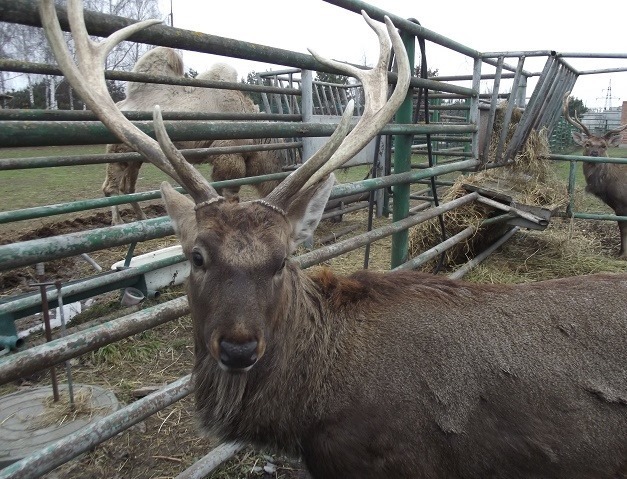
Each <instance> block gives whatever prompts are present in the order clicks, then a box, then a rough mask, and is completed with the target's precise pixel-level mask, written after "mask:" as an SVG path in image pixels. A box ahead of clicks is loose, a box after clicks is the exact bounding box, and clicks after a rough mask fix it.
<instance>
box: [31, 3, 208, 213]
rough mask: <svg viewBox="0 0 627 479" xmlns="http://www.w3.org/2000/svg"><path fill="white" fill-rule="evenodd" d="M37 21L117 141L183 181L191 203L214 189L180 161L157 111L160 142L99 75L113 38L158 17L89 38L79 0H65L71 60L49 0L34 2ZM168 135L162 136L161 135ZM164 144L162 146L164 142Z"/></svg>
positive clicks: (76, 85)
mask: <svg viewBox="0 0 627 479" xmlns="http://www.w3.org/2000/svg"><path fill="white" fill-rule="evenodd" d="M39 14H40V17H41V23H42V25H43V27H44V31H45V33H46V36H47V37H48V42H49V43H50V46H51V48H52V51H53V52H54V54H55V57H56V59H57V62H58V63H59V67H60V68H61V70H62V71H63V74H64V75H65V77H66V78H67V80H68V81H69V82H70V84H71V85H72V87H73V88H74V89H75V90H76V91H77V92H78V93H79V95H80V96H81V98H82V99H83V101H84V102H85V104H86V105H87V106H88V107H89V109H90V110H92V111H93V112H94V113H95V114H96V116H97V117H98V118H99V119H100V120H101V121H102V122H103V123H104V124H105V125H106V126H107V128H109V130H111V132H113V133H114V134H115V135H116V136H117V137H118V139H120V141H122V142H123V143H125V144H126V145H127V146H129V147H130V148H132V149H133V150H135V151H137V152H138V153H141V155H142V156H143V157H144V158H145V159H146V160H147V161H149V162H151V163H152V164H154V165H155V166H156V167H157V168H159V169H160V170H162V171H163V172H164V173H166V174H167V175H168V176H170V177H172V178H173V179H174V180H176V181H177V182H178V183H179V184H180V185H182V186H183V187H184V188H185V189H186V190H187V191H188V192H189V194H190V195H191V196H192V198H193V199H194V201H195V202H196V203H201V202H203V201H207V200H209V199H212V198H218V197H219V195H218V194H217V193H216V191H215V189H214V188H213V187H212V186H211V185H210V184H209V183H208V182H207V180H206V179H205V178H204V177H203V176H202V175H201V174H200V173H199V172H198V170H196V169H195V168H194V167H193V166H191V165H190V164H189V163H187V161H185V160H183V161H180V159H179V158H178V156H180V153H178V152H176V153H178V155H176V154H175V153H174V151H176V149H175V148H169V144H170V143H171V142H170V141H169V138H167V134H165V127H164V126H163V120H162V119H161V115H160V113H158V114H157V115H156V116H157V118H156V119H155V128H156V130H158V131H159V130H161V131H162V133H163V134H161V135H160V137H161V140H160V143H162V145H161V146H160V144H159V143H158V142H157V141H155V140H153V139H152V138H151V137H150V136H148V135H147V134H146V133H144V132H143V131H141V130H140V129H139V128H137V127H136V126H135V125H133V124H132V123H131V122H130V121H129V120H128V119H127V118H126V117H125V116H124V115H123V114H122V112H121V111H120V110H119V109H118V107H117V106H116V105H115V103H114V102H113V100H112V98H111V96H110V95H109V91H108V89H107V85H106V83H105V78H104V62H105V59H106V57H107V55H108V54H109V52H110V51H111V49H113V48H114V47H115V46H116V45H117V44H118V43H120V42H121V41H123V40H125V39H126V38H128V37H129V36H131V35H132V34H134V33H136V32H138V31H140V30H143V29H145V28H148V27H150V26H152V25H155V24H157V23H161V21H160V20H146V21H143V22H139V23H135V24H133V25H129V26H127V27H125V28H123V29H121V30H118V31H117V32H115V33H113V34H111V35H110V36H109V37H108V38H107V39H106V40H103V41H102V42H94V41H92V40H91V39H90V38H89V35H88V33H87V29H86V28H85V21H84V17H83V5H82V0H69V2H68V19H69V23H70V30H71V31H72V37H73V38H74V41H75V44H76V56H77V63H76V64H75V63H74V60H73V59H72V56H71V54H70V52H69V50H68V48H67V45H66V43H65V40H64V38H63V33H62V31H61V26H60V25H59V19H58V17H57V11H56V9H55V7H54V2H53V0H41V3H40V6H39ZM165 138H167V140H165ZM163 145H165V146H163Z"/></svg>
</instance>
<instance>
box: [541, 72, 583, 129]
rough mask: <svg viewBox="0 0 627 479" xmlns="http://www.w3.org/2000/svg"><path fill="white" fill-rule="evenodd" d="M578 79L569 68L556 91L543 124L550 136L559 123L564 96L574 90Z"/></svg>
mask: <svg viewBox="0 0 627 479" xmlns="http://www.w3.org/2000/svg"><path fill="white" fill-rule="evenodd" d="M576 81H577V74H576V73H575V72H573V71H572V70H568V71H567V72H566V74H565V78H564V79H563V80H562V82H561V83H560V87H559V89H558V91H557V92H556V93H557V94H556V95H555V98H554V99H553V101H552V104H551V108H550V109H549V112H548V114H547V117H546V118H545V120H544V124H543V125H542V126H546V128H547V133H548V136H549V138H550V137H551V135H552V134H553V129H554V128H555V125H556V124H557V122H558V120H559V117H560V115H561V114H562V101H563V98H564V94H565V93H566V92H567V91H570V90H572V88H573V86H574V85H575V82H576Z"/></svg>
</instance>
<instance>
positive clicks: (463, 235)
mask: <svg viewBox="0 0 627 479" xmlns="http://www.w3.org/2000/svg"><path fill="white" fill-rule="evenodd" d="M475 231H477V228H475V227H474V226H469V227H468V228H466V229H463V230H462V231H460V232H459V233H457V234H456V235H454V236H451V237H450V238H448V239H447V240H445V241H442V242H441V243H439V244H437V245H435V246H434V247H432V248H429V249H428V250H426V251H424V252H423V253H421V254H419V255H418V256H416V257H415V258H412V259H410V260H409V261H407V262H405V263H403V264H401V265H399V266H397V267H396V268H394V270H393V271H396V270H400V269H416V268H417V267H419V266H421V265H423V264H425V263H426V262H428V261H430V260H432V259H433V258H436V257H437V256H440V255H441V254H442V253H444V252H445V251H446V250H448V249H450V248H452V247H453V246H455V245H456V244H459V243H461V242H462V241H464V240H466V239H468V238H470V237H471V236H472V235H473V234H475Z"/></svg>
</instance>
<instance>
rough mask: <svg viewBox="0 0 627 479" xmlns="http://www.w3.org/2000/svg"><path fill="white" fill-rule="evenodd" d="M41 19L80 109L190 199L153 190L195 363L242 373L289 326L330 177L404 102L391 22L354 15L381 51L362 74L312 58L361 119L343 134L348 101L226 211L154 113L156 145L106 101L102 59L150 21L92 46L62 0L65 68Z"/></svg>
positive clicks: (402, 66)
mask: <svg viewBox="0 0 627 479" xmlns="http://www.w3.org/2000/svg"><path fill="white" fill-rule="evenodd" d="M40 15H41V20H42V24H43V26H44V29H45V32H46V35H47V37H48V39H49V42H50V44H51V47H52V49H53V51H54V53H55V56H56V58H57V61H58V63H59V66H60V68H61V69H62V70H63V72H64V74H65V76H66V78H67V79H68V81H69V82H70V84H71V85H72V86H73V87H74V89H75V90H76V91H78V92H79V94H80V95H81V97H82V98H83V100H84V102H85V103H86V104H87V105H88V106H89V108H90V109H91V110H92V111H93V112H94V113H96V115H97V116H98V118H99V119H100V120H101V121H102V122H103V123H104V124H105V125H106V126H107V127H108V128H109V129H110V130H111V131H112V132H113V133H115V134H116V136H117V137H118V138H119V139H120V140H121V141H122V142H124V143H125V144H126V145H128V146H129V147H131V148H132V149H134V150H136V151H138V152H139V153H141V154H142V155H143V156H144V158H145V159H146V160H147V161H150V162H151V163H153V164H154V165H155V166H157V167H158V168H160V169H161V170H163V171H164V172H165V173H166V174H168V175H169V176H170V177H171V178H173V179H174V180H175V181H177V182H178V183H179V184H181V185H182V186H183V187H184V188H185V189H186V190H187V191H188V192H189V194H190V196H191V199H190V198H188V197H186V196H184V195H182V194H180V193H178V192H177V191H176V190H175V189H174V188H173V187H172V186H170V184H169V183H167V182H164V183H163V184H162V185H161V192H162V196H163V198H164V201H165V204H166V209H167V212H168V214H169V215H170V217H171V219H172V223H173V225H174V230H175V231H176V234H177V235H178V237H179V239H180V241H181V243H182V246H183V251H184V252H185V254H186V256H187V258H188V259H189V261H190V262H191V264H192V270H191V273H190V278H189V285H188V296H189V302H190V309H191V311H192V316H193V318H194V324H195V338H196V353H197V361H199V360H202V359H203V356H207V355H211V356H212V357H213V358H214V359H215V361H217V363H218V364H219V365H220V367H221V368H222V369H225V370H228V371H231V372H243V371H247V370H248V369H250V368H251V367H253V365H254V364H255V363H256V362H257V361H258V360H259V359H260V358H261V357H262V356H263V355H264V352H265V351H266V348H267V345H268V338H269V337H271V336H272V332H273V331H274V330H275V329H276V327H277V325H278V323H280V322H281V321H285V320H289V318H284V317H283V316H282V314H281V313H282V312H283V310H282V307H283V306H282V305H284V303H285V301H286V300H287V299H286V298H287V296H289V295H290V294H291V291H293V289H294V288H295V287H296V286H295V278H296V277H297V275H298V274H300V273H299V272H298V269H297V266H296V265H295V264H293V263H292V262H290V255H291V254H292V253H293V251H294V249H295V248H296V246H297V245H298V244H299V243H301V242H302V241H304V240H305V239H306V238H307V237H309V236H310V235H311V233H312V232H313V230H314V229H315V228H316V226H317V225H318V223H319V221H320V217H321V215H322V212H323V210H324V207H325V205H326V202H327V200H328V197H329V195H330V193H331V188H332V186H333V184H334V177H333V174H332V172H333V170H334V169H336V168H338V167H339V166H341V165H342V164H343V163H345V162H346V161H348V160H349V159H350V158H352V157H353V156H354V155H355V154H356V153H357V152H359V151H360V150H361V149H362V148H363V147H364V146H365V145H366V144H367V143H368V142H369V141H370V140H371V139H372V138H373V137H374V136H376V135H377V133H378V132H379V131H380V129H381V128H382V127H383V126H384V125H385V124H387V123H388V122H389V121H390V119H391V118H392V117H393V115H394V113H395V112H396V110H397V109H398V107H399V106H400V104H401V103H402V101H403V100H404V99H405V96H406V93H407V90H408V88H409V79H410V76H411V74H410V67H409V60H408V58H407V53H406V52H405V49H404V47H403V44H402V41H401V39H400V36H399V35H398V32H397V31H396V29H395V28H394V25H393V24H392V22H391V21H390V19H389V18H387V17H386V18H385V23H386V27H387V32H386V29H384V28H382V27H381V26H380V25H379V24H377V23H375V22H374V21H372V20H371V19H370V18H369V17H368V15H366V13H365V12H362V15H363V17H364V19H365V20H366V22H367V23H368V25H369V26H370V28H372V29H373V30H374V31H375V33H376V34H377V36H378V38H379V44H380V56H379V59H378V62H377V64H376V66H375V67H374V68H372V69H370V70H361V69H358V68H355V67H352V66H350V65H346V64H343V63H339V62H335V61H331V60H327V59H324V58H322V57H320V56H319V55H317V54H316V53H314V52H311V53H312V55H314V57H315V58H316V59H317V60H318V61H320V62H321V63H323V64H325V65H328V66H332V67H334V68H337V69H340V70H341V71H343V72H344V73H346V74H347V75H351V76H355V77H357V78H358V79H359V80H360V81H361V82H362V84H363V86H364V90H365V98H366V105H365V108H364V114H363V115H362V117H361V118H360V120H359V121H358V123H357V125H356V126H355V127H354V128H353V129H352V131H350V133H348V132H349V129H350V120H351V117H352V113H353V104H352V102H351V103H350V104H349V105H348V106H347V108H346V111H345V112H344V114H343V116H342V119H341V121H340V124H339V126H338V127H337V129H336V130H335V132H334V133H333V135H332V136H331V137H330V139H329V141H328V143H327V144H326V145H325V146H323V147H322V148H321V149H320V150H319V151H318V152H316V153H315V154H314V155H313V156H312V157H311V158H310V159H309V160H308V161H306V162H305V163H304V164H303V165H302V166H301V167H300V168H299V169H297V170H296V171H294V172H293V173H292V174H291V175H290V176H289V177H288V178H287V179H286V180H285V181H284V182H283V183H281V184H280V185H279V186H278V187H277V188H276V189H275V190H273V191H272V192H271V193H270V194H269V195H267V196H266V197H265V198H263V199H260V200H255V201H251V202H246V203H239V204H234V203H231V202H227V201H225V200H224V198H223V197H221V196H219V195H218V194H217V193H216V191H215V190H214V188H213V187H212V186H211V185H210V184H209V183H208V182H207V181H206V180H205V178H203V177H202V175H201V174H200V173H199V172H198V171H197V170H196V169H194V168H193V167H192V166H191V165H190V164H189V163H188V162H187V161H186V160H185V159H184V158H183V156H182V155H181V154H180V152H179V151H178V150H177V149H176V148H175V147H174V145H173V143H172V142H171V141H170V138H169V137H168V135H167V133H166V130H165V126H164V123H163V120H162V117H161V113H160V110H159V107H156V108H155V111H154V123H155V130H156V136H157V140H158V142H157V141H155V140H153V139H152V138H150V137H149V136H148V135H146V134H144V133H143V132H142V131H140V130H139V129H138V128H136V127H135V126H134V125H133V124H132V123H131V122H129V121H128V120H127V119H126V118H125V117H124V115H122V113H121V112H120V111H119V110H118V109H117V107H116V105H115V103H114V102H113V100H112V99H111V97H110V96H109V93H108V91H107V88H106V84H105V81H104V60H105V57H106V55H107V54H108V53H109V51H110V50H111V49H112V48H113V46H115V45H116V44H117V43H119V42H120V41H122V40H124V39H126V38H128V37H129V36H130V35H132V34H133V33H135V32H137V31H139V30H141V29H144V28H147V27H149V26H151V25H154V24H156V23H159V22H158V21H155V20H149V21H145V22H140V23H137V24H134V25H131V26H129V27H126V28H124V29H122V30H120V31H117V32H115V33H113V34H112V35H111V36H109V37H108V38H107V39H105V40H103V41H102V42H94V41H92V40H91V39H90V38H89V36H88V34H87V30H86V28H85V24H84V19H83V9H82V2H81V0H69V6H68V17H69V23H70V28H71V31H72V36H73V38H74V41H75V44H76V56H77V62H76V63H74V61H73V60H72V57H71V55H70V53H69V51H68V49H67V45H66V43H65V40H64V39H63V35H62V32H61V28H60V26H59V21H58V19H57V16H56V10H55V8H54V3H53V0H42V2H41V5H40ZM388 35H389V36H388ZM392 46H393V47H394V50H395V52H396V55H397V59H398V81H397V84H396V87H395V89H394V91H393V93H392V95H391V96H390V98H389V100H388V99H387V70H388V62H389V57H390V51H391V48H392Z"/></svg>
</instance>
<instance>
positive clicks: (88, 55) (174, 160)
mask: <svg viewBox="0 0 627 479" xmlns="http://www.w3.org/2000/svg"><path fill="white" fill-rule="evenodd" d="M40 16H41V22H42V25H43V27H44V30H45V32H46V36H47V37H48V41H49V42H50V45H51V48H52V50H53V52H54V54H55V56H56V58H57V61H58V63H59V66H60V68H61V70H62V71H63V73H64V75H65V76H66V78H67V79H68V81H69V82H70V84H71V85H72V87H73V88H74V89H75V90H76V91H77V92H78V93H79V95H80V96H81V98H82V99H83V101H84V102H85V104H86V105H87V106H88V107H89V108H90V109H91V110H92V111H93V112H94V113H95V114H96V115H97V116H98V118H100V120H101V121H102V122H103V123H104V124H105V125H106V126H107V127H108V128H109V130H111V131H112V132H113V133H114V134H115V135H116V136H117V137H118V138H119V139H120V140H121V141H122V142H124V143H125V144H126V145H127V146H129V147H130V148H132V149H134V150H136V151H138V152H139V153H141V154H142V156H144V158H145V159H146V160H147V161H149V162H151V163H153V164H154V165H155V166H157V167H158V168H159V169H161V170H162V171H164V172H165V173H166V174H167V175H169V176H170V177H172V178H173V179H174V180H176V181H177V182H178V183H179V184H181V185H182V186H184V187H185V189H187V191H188V192H189V193H190V195H191V196H192V198H193V199H194V201H195V202H196V204H197V205H198V204H201V203H204V202H207V201H213V200H215V199H218V198H220V196H219V195H218V194H217V193H216V191H215V190H214V189H213V187H212V186H211V185H210V184H209V183H208V182H207V180H206V179H205V178H204V177H203V176H202V175H201V174H200V173H199V172H198V171H197V170H196V169H195V168H194V167H193V166H191V165H190V164H189V163H188V162H187V161H186V160H185V159H184V158H183V157H182V155H181V154H180V153H179V152H178V151H177V150H176V148H175V147H174V145H173V144H172V142H171V141H170V138H169V137H168V135H167V133H166V131H165V126H164V125H163V120H162V117H161V113H160V110H159V108H158V107H156V108H155V114H154V123H155V131H156V134H157V139H158V142H157V141H155V140H153V139H152V138H151V137H150V136H148V135H147V134H145V133H144V132H142V131H141V130H140V129H139V128H137V127H136V126H135V125H133V124H132V123H131V122H130V121H129V120H128V119H127V118H126V117H125V116H124V115H123V114H122V113H121V112H120V110H119V109H118V108H117V106H116V105H115V103H114V102H113V100H112V99H111V96H110V95H109V92H108V90H107V86H106V83H105V79H104V61H105V58H106V56H107V54H108V53H109V52H110V51H111V49H112V48H113V47H114V46H115V45H117V44H118V43H119V42H121V41H123V40H125V39H126V38H128V37H129V36H131V35H132V34H134V33H136V32H138V31H140V30H142V29H144V28H147V27H149V26H151V25H155V24H157V23H161V22H160V21H159V20H147V21H144V22H139V23H136V24H133V25H129V26H128V27H125V28H123V29H121V30H119V31H117V32H115V33H113V34H112V35H110V36H109V37H108V38H107V39H106V40H104V41H102V42H94V41H92V40H91V39H90V38H89V35H88V33H87V29H86V28H85V22H84V18H83V8H82V0H69V1H68V17H69V22H70V29H71V31H72V36H73V38H74V40H75V42H76V51H77V58H78V61H77V63H76V64H75V63H74V61H73V60H72V57H71V55H70V52H69V51H68V49H67V45H66V43H65V41H64V39H63V33H62V31H61V27H60V25H59V20H58V18H57V12H56V9H55V7H54V3H53V0H41V4H40ZM362 16H363V17H364V19H365V20H366V22H367V23H368V25H369V26H370V28H372V29H373V30H374V31H375V33H376V34H377V36H378V38H379V49H380V52H379V60H378V62H377V65H376V66H375V67H374V68H373V69H371V70H361V69H359V68H356V67H353V66H351V65H347V64H344V63H339V62H336V61H332V60H327V59H325V58H323V57H320V56H319V55H317V54H316V53H314V52H311V53H312V55H314V57H315V58H316V59H317V60H318V61H320V62H321V63H324V64H325V65H328V66H331V67H334V68H337V69H339V70H341V71H343V72H345V73H347V74H348V75H351V76H355V77H357V78H358V79H359V80H361V82H362V84H363V86H364V92H365V98H366V104H365V108H364V114H363V115H362V117H361V118H360V120H359V122H358V123H357V125H356V126H355V128H354V129H353V130H352V131H351V132H350V133H348V135H347V132H348V130H349V128H350V120H351V117H352V114H353V102H350V103H349V104H348V105H347V107H346V110H345V112H344V114H343V115H342V119H341V121H340V124H339V125H338V127H337V129H336V131H335V132H334V133H333V135H332V136H331V138H330V139H329V142H327V144H326V145H325V146H324V147H322V148H321V149H320V150H319V151H318V152H316V153H315V154H314V155H313V156H312V157H311V158H310V159H309V160H308V161H307V162H305V164H303V166H302V167H301V168H299V169H298V170H296V171H295V172H293V173H292V174H291V175H290V176H289V177H288V178H287V179H286V180H285V181H284V182H283V183H281V184H280V185H279V186H278V187H277V188H276V189H275V190H274V191H272V192H271V193H270V195H268V196H267V197H266V199H265V201H267V202H268V203H270V204H274V205H276V206H279V207H283V206H285V205H286V204H287V203H288V202H289V201H290V199H291V198H292V197H293V196H294V194H296V193H297V192H298V191H300V190H301V189H303V188H307V187H309V186H311V185H313V184H315V183H317V182H319V181H320V180H321V179H323V178H325V177H326V176H328V175H329V174H330V173H331V172H332V171H333V170H334V169H336V168H338V167H339V166H341V165H342V164H344V163H345V162H346V161H348V160H349V159H350V158H352V157H353V156H354V155H355V154H356V153H358V152H359V151H360V150H361V149H362V148H363V147H364V146H366V144H368V142H369V141H370V140H371V139H372V138H373V137H374V136H375V135H377V133H378V132H379V131H380V129H381V128H383V126H385V125H386V124H387V123H388V122H389V121H390V120H391V118H392V116H393V115H394V113H395V112H396V110H397V109H398V107H399V106H400V104H401V103H402V102H403V100H404V99H405V95H406V94H407V90H408V88H409V80H410V78H411V71H410V67H409V59H408V58H407V52H406V51H405V48H404V46H403V42H402V41H401V38H400V36H399V34H398V32H397V31H396V28H395V27H394V25H393V24H392V22H391V21H390V19H389V18H388V17H385V23H386V27H387V34H386V32H385V30H384V29H383V28H381V27H380V26H379V25H378V24H376V23H375V22H374V21H373V20H372V19H371V18H370V17H368V15H367V14H366V13H365V12H363V11H362ZM388 34H389V38H388ZM390 39H391V41H390ZM392 46H393V47H394V50H395V51H396V54H397V60H398V80H397V83H396V87H395V89H394V92H393V93H392V95H391V96H390V99H389V100H387V68H388V63H389V57H390V51H391V48H392ZM310 51H311V50H310Z"/></svg>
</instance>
